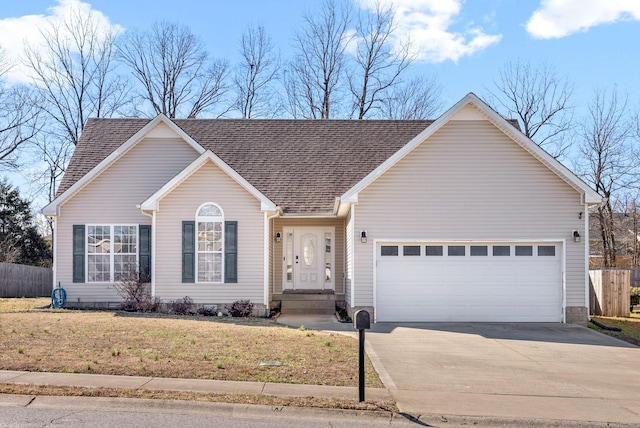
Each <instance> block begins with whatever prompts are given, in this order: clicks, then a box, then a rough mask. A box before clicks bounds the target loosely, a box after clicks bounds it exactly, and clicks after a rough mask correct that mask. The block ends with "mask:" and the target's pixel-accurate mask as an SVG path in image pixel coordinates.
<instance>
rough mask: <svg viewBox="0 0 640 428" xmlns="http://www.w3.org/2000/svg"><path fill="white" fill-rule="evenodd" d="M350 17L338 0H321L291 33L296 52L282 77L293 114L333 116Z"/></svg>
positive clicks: (305, 116) (344, 6) (324, 117)
mask: <svg viewBox="0 0 640 428" xmlns="http://www.w3.org/2000/svg"><path fill="white" fill-rule="evenodd" d="M350 19H351V11H350V9H349V8H348V7H347V6H346V4H345V3H339V0H325V1H324V3H323V4H322V8H321V10H320V11H319V12H318V13H315V14H312V13H310V12H307V13H306V14H305V15H304V17H303V21H304V27H303V28H302V30H300V31H299V32H298V33H297V34H296V36H295V49H296V55H295V57H294V59H293V60H292V61H291V63H290V65H289V70H288V72H289V73H288V75H287V76H286V78H285V86H286V90H287V96H288V99H289V109H290V113H291V114H292V115H293V116H294V117H298V116H301V117H304V118H309V119H311V118H312V119H329V118H332V117H334V116H336V111H335V110H336V109H337V108H338V105H339V101H340V100H339V98H340V96H339V94H338V91H339V89H340V84H341V82H342V79H343V73H344V64H345V49H346V48H347V45H348V42H349V40H350V38H351V36H350V34H349V32H348V26H349V22H350Z"/></svg>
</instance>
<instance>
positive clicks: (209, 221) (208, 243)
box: [196, 202, 224, 282]
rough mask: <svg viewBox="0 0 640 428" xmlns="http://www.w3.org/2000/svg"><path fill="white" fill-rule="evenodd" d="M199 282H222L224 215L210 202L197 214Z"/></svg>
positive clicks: (201, 207) (197, 268)
mask: <svg viewBox="0 0 640 428" xmlns="http://www.w3.org/2000/svg"><path fill="white" fill-rule="evenodd" d="M196 231H197V232H196V233H197V245H196V251H197V257H196V271H197V272H198V282H222V278H224V275H223V272H222V270H223V266H224V264H223V260H222V259H223V254H224V248H223V247H224V233H223V231H224V213H223V212H222V209H221V208H220V207H219V206H218V205H217V204H214V203H211V202H208V203H206V204H203V205H201V206H200V208H198V211H197V212H196Z"/></svg>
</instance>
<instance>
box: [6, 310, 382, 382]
mask: <svg viewBox="0 0 640 428" xmlns="http://www.w3.org/2000/svg"><path fill="white" fill-rule="evenodd" d="M9 300H12V301H9ZM43 302H44V303H43ZM47 302H48V299H41V301H38V299H2V300H0V313H1V315H0V369H2V370H26V371H46V372H70V373H94V374H115V375H128V376H154V377H169V378H170V377H179V378H195V379H219V380H235V381H261V382H279V383H302V384H315V385H335V386H357V385H358V342H357V340H355V339H353V338H351V337H346V336H344V335H339V334H331V333H327V332H322V331H311V330H304V329H302V328H301V329H293V328H289V327H285V326H282V325H279V324H277V323H275V322H274V321H273V320H268V319H263V318H248V319H238V318H235V319H233V318H224V319H218V318H216V317H201V316H200V317H195V316H185V317H178V316H169V315H159V314H153V315H150V314H138V313H128V312H119V311H78V310H50V309H46V310H45V309H35V310H34V309H32V308H34V307H37V306H43V305H46V304H47ZM261 362H278V363H279V364H281V365H280V366H277V367H271V366H261V365H260V363H261ZM366 373H367V379H366V385H367V387H383V385H382V383H381V382H380V379H379V378H378V376H377V373H376V372H375V370H374V369H373V366H372V365H371V363H370V362H369V361H367V367H366Z"/></svg>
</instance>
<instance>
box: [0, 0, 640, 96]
mask: <svg viewBox="0 0 640 428" xmlns="http://www.w3.org/2000/svg"><path fill="white" fill-rule="evenodd" d="M347 1H349V0H347ZM367 1H368V0H366V1H361V2H360V4H361V5H362V4H364V5H366V4H367ZM78 2H79V1H78V0H23V1H6V0H5V1H3V2H2V5H1V6H0V45H2V46H5V47H11V50H12V51H15V52H17V51H18V49H19V47H20V44H21V43H20V41H19V40H16V39H17V38H18V39H19V38H20V36H19V35H18V37H16V33H17V32H16V31H15V28H20V27H22V28H25V29H27V30H25V31H27V33H25V34H26V35H32V34H33V33H34V31H33V28H31V29H29V28H30V26H32V25H33V24H34V23H37V22H38V20H39V19H42V18H45V17H51V16H55V15H56V13H60V12H61V11H64V9H65V8H68V7H70V6H71V5H73V4H77V3H78ZM84 3H85V7H90V8H91V9H92V10H93V12H94V13H96V12H100V13H102V14H103V15H104V17H105V18H106V19H108V22H109V23H110V24H112V25H118V26H120V27H122V28H121V29H122V30H123V31H126V30H127V29H133V28H141V29H146V28H149V27H150V26H151V24H152V23H153V22H154V21H156V20H171V21H178V22H181V23H184V24H187V25H189V27H190V28H191V30H192V31H193V32H194V33H195V34H197V35H199V36H200V37H202V39H203V40H204V41H205V43H206V44H207V46H208V48H209V50H210V52H211V54H212V55H213V56H216V57H220V58H227V59H228V60H229V61H231V62H233V61H234V59H235V56H236V52H237V46H238V41H239V39H240V35H241V33H242V31H243V30H244V29H245V28H246V26H247V25H250V24H260V25H263V26H265V27H266V29H267V31H268V32H269V34H271V36H272V38H273V42H274V44H275V45H276V46H277V47H278V48H279V49H280V50H281V52H282V56H283V57H285V58H286V57H287V54H288V53H289V52H290V47H291V44H292V37H293V34H294V31H295V30H296V29H297V28H299V26H300V25H301V23H302V18H301V17H302V14H303V13H304V12H305V11H313V10H314V9H316V8H318V7H319V5H320V4H321V1H320V0H259V1H254V0H238V1H235V2H232V1H226V0H225V1H221V0H210V1H202V0H180V1H176V0H133V1H131V0H130V1H121V0H87V1H85V2H84ZM639 3H640V2H638V1H634V0H631V1H625V0H607V1H601V0H548V1H534V0H467V1H458V0H396V1H394V4H395V5H398V6H399V7H400V8H404V9H402V10H403V16H404V19H405V20H408V19H411V18H409V17H413V20H414V24H415V22H421V23H424V25H422V27H423V28H422V30H424V31H423V34H418V32H417V30H416V25H413V27H411V28H409V27H410V25H406V26H405V27H407V30H406V31H407V32H410V31H412V32H413V33H412V39H414V41H415V40H424V45H425V46H429V45H431V46H433V45H436V46H443V47H446V49H445V52H444V53H439V54H437V55H439V56H440V57H441V56H442V55H445V56H446V55H449V56H450V57H451V58H445V59H442V58H424V59H423V60H422V61H420V62H419V63H417V64H416V67H414V72H416V73H426V74H429V75H432V74H435V75H436V76H437V78H438V81H439V82H440V83H441V84H442V85H443V89H444V96H445V104H446V105H450V104H452V103H454V102H455V101H457V100H458V99H460V98H461V97H463V96H464V95H465V94H466V93H468V92H475V93H476V94H478V95H480V96H481V97H482V96H483V95H484V94H486V90H485V88H487V87H489V86H491V84H492V81H493V79H495V77H496V76H497V73H498V70H499V68H500V67H501V66H502V65H503V64H504V63H505V62H506V61H509V60H514V59H517V58H520V59H524V60H527V61H530V62H531V63H533V64H539V63H542V62H545V61H546V62H547V63H549V64H551V65H553V66H554V67H555V68H556V70H557V71H558V72H559V73H560V74H561V75H565V76H567V77H569V78H570V79H571V80H573V81H574V82H575V85H576V91H575V95H576V97H575V101H576V103H577V104H578V106H580V105H584V103H586V102H588V100H589V99H590V97H591V94H592V92H593V90H594V89H595V88H603V87H604V88H609V87H613V85H617V87H618V89H619V90H621V91H622V92H627V93H628V94H629V96H630V101H631V104H632V105H634V106H636V105H637V104H638V103H639V102H640V78H638V75H639V70H640V55H638V54H637V44H638V43H639V42H640V22H639V21H640V4H639ZM353 4H354V5H357V3H356V2H355V1H353ZM405 4H406V5H408V6H405ZM541 12H542V13H546V16H548V17H551V18H553V19H555V21H557V22H555V23H554V22H553V19H551V20H549V19H547V21H552V24H553V25H551V24H549V23H548V22H547V23H546V24H544V23H542V24H538V30H537V31H538V32H539V34H538V33H534V32H533V30H532V29H530V28H528V26H527V24H528V22H529V21H530V20H531V19H532V16H534V14H536V13H538V14H540V13H541ZM416 16H417V17H419V18H421V19H422V20H421V21H416ZM443 21H444V23H443ZM607 21H608V22H607ZM9 24H10V25H9ZM545 25H546V26H545ZM429 26H431V27H438V28H436V29H434V30H432V31H428V30H425V28H426V27H429ZM576 28H579V29H580V30H579V31H577V32H573V31H574V30H575V29H576ZM12 29H13V31H11V30H12ZM474 31H475V32H476V33H475V34H477V32H481V33H482V34H484V35H485V36H486V37H487V38H494V40H495V41H494V42H492V43H487V45H486V46H480V47H478V48H476V49H475V50H474V48H473V46H472V44H473V43H477V44H478V45H482V43H481V42H480V41H479V40H478V39H477V38H475V36H474ZM563 33H566V34H563ZM558 35H560V36H559V37H557V36H558ZM548 36H556V37H553V38H541V37H548ZM23 37H24V35H23ZM453 38H458V39H459V40H460V41H459V42H457V43H451V45H448V43H450V42H451V39H453ZM496 39H497V40H496ZM421 51H422V52H423V53H424V52H427V51H428V49H426V48H424V49H422V50H421ZM463 51H466V52H467V53H464V52H463ZM432 56H433V55H432ZM454 57H455V58H454Z"/></svg>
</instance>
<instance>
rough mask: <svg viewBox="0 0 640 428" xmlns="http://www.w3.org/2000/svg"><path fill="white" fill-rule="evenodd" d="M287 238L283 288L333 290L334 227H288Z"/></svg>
mask: <svg viewBox="0 0 640 428" xmlns="http://www.w3.org/2000/svg"><path fill="white" fill-rule="evenodd" d="M284 237H285V242H284V248H285V251H284V265H283V269H284V275H283V277H284V278H283V280H284V289H285V290H327V289H330V290H333V265H334V262H333V245H334V244H333V228H310V227H305V228H285V229H284Z"/></svg>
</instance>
